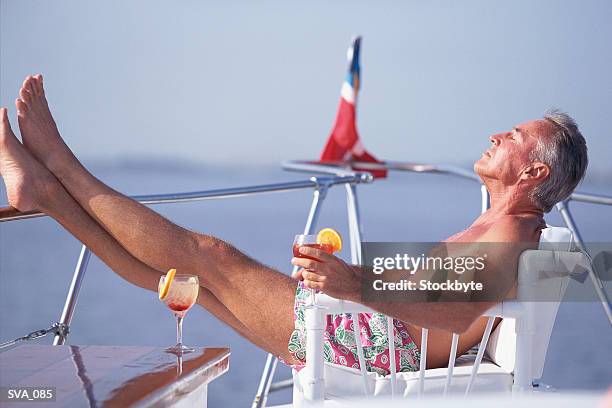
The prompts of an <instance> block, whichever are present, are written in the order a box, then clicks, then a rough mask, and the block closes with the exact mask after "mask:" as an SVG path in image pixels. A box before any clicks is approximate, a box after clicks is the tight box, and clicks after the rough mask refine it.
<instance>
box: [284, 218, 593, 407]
mask: <svg viewBox="0 0 612 408" xmlns="http://www.w3.org/2000/svg"><path fill="white" fill-rule="evenodd" d="M561 243H562V244H563V245H559V244H561ZM572 248H573V245H572V234H571V232H570V231H569V230H568V229H567V228H561V227H549V228H546V229H544V230H543V231H542V235H541V238H540V244H539V248H538V249H537V250H526V251H524V252H523V253H522V254H521V256H520V258H519V265H518V287H517V289H518V291H517V300H512V301H503V302H501V303H500V304H498V305H496V306H495V307H493V308H492V309H491V310H489V311H488V312H487V313H485V316H489V320H488V324H487V327H486V329H485V332H484V334H483V338H482V341H481V343H480V346H479V348H478V353H477V354H476V355H475V356H473V355H471V356H470V355H465V356H461V357H459V358H458V359H456V360H455V355H456V351H457V349H456V347H457V343H456V341H457V339H458V335H453V344H452V346H451V353H450V358H449V365H448V367H447V368H438V369H429V370H425V369H424V368H425V364H426V358H427V346H426V344H427V329H423V332H422V339H421V340H422V341H421V343H422V344H424V345H425V346H423V347H422V348H421V369H420V371H418V372H409V373H397V374H396V373H395V372H393V371H394V369H395V362H394V353H393V347H394V346H393V342H389V344H390V347H391V348H392V350H391V351H392V352H391V353H390V355H391V367H392V370H393V371H392V372H391V374H390V375H387V376H380V375H378V374H376V373H370V372H368V373H366V372H365V369H362V370H361V371H360V370H357V369H352V368H347V367H342V366H339V365H335V364H329V363H324V358H323V331H324V329H325V316H326V315H327V314H337V313H353V314H356V313H368V312H372V311H371V310H369V309H368V308H366V307H364V306H363V305H360V304H357V303H352V302H347V301H342V300H338V299H334V298H331V297H329V296H327V295H323V294H321V295H318V296H317V304H318V305H317V306H318V307H317V308H313V309H307V310H306V311H305V318H306V327H307V344H306V367H304V368H303V369H302V370H301V371H299V372H296V371H295V370H294V372H293V379H294V388H293V406H294V407H299V406H302V405H310V403H311V402H313V403H320V402H322V401H323V399H326V400H334V399H335V400H338V401H342V400H347V399H349V400H350V399H352V398H363V397H364V396H365V397H368V398H369V397H371V396H378V395H386V396H395V397H399V396H402V395H403V396H409V395H421V394H428V395H429V394H436V393H443V394H446V393H463V394H465V395H467V394H468V393H469V392H472V391H473V392H479V391H486V392H506V393H510V392H515V393H516V392H528V391H531V390H532V384H533V380H534V379H538V378H540V377H541V376H542V370H543V367H544V360H545V357H546V351H547V349H548V343H549V339H550V335H551V332H552V328H553V325H554V322H555V318H556V314H557V310H558V308H559V303H560V301H561V299H562V298H563V295H564V293H565V289H566V287H567V284H568V281H569V276H570V274H571V273H572V272H574V271H576V270H577V269H582V270H585V269H587V268H589V266H588V265H589V264H588V261H587V259H586V257H585V256H584V255H583V254H582V253H580V252H572ZM534 290H537V291H538V292H537V293H538V294H539V296H541V294H542V293H543V292H542V291H543V290H546V291H547V292H546V293H547V297H546V299H547V300H548V299H550V300H551V301H546V302H542V301H538V302H534V301H528V300H529V299H534V297H533V296H532V295H531V293H532V291H534ZM495 317H502V318H503V320H502V322H501V323H500V324H499V325H497V327H496V328H495V330H494V331H493V333H491V329H492V326H493V322H494V320H495ZM389 323H390V324H391V319H389ZM357 337H358V336H357ZM536 339H537V340H536ZM360 346H361V344H359V342H358V344H357V350H358V354H359V361H360V366H361V367H364V364H363V361H364V359H363V353H362V351H361V347H360ZM330 402H331V401H330Z"/></svg>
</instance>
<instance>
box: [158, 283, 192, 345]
mask: <svg viewBox="0 0 612 408" xmlns="http://www.w3.org/2000/svg"><path fill="white" fill-rule="evenodd" d="M165 283H166V275H162V277H161V278H160V279H159V286H158V291H161V290H162V288H163V287H164V285H165ZM199 289H200V282H199V280H198V277H197V276H194V275H175V276H174V279H173V280H172V282H170V288H169V289H168V294H167V295H166V297H165V298H164V299H163V300H162V302H164V303H165V304H166V306H168V309H170V310H171V311H172V313H173V314H174V316H175V317H176V345H174V346H172V347H168V348H167V349H166V351H167V352H169V353H173V354H177V353H180V354H186V353H191V352H192V351H195V349H194V348H192V347H187V346H185V345H184V344H183V318H184V317H185V314H186V313H187V311H188V310H189V309H191V306H193V305H194V303H195V302H196V300H197V299H198V292H199Z"/></svg>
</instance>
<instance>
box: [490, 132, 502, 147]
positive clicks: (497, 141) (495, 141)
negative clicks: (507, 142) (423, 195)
mask: <svg viewBox="0 0 612 408" xmlns="http://www.w3.org/2000/svg"><path fill="white" fill-rule="evenodd" d="M489 140H490V141H491V143H493V144H494V145H495V146H499V144H500V143H501V137H500V135H493V136H489Z"/></svg>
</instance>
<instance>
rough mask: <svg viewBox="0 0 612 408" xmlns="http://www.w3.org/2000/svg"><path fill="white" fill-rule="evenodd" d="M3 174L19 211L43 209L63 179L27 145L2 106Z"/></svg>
mask: <svg viewBox="0 0 612 408" xmlns="http://www.w3.org/2000/svg"><path fill="white" fill-rule="evenodd" d="M0 175H1V176H2V178H3V179H4V184H5V185H6V193H7V196H8V202H9V204H10V205H11V206H12V207H15V208H16V209H18V210H19V211H30V210H42V211H44V210H45V208H43V207H44V206H45V205H44V204H45V203H46V202H48V201H49V200H50V199H52V197H53V191H54V188H57V187H59V181H57V179H56V178H55V177H53V175H52V174H51V173H49V171H48V170H47V169H46V168H45V167H44V166H43V165H42V164H40V163H39V162H38V161H37V160H36V159H35V158H34V157H32V155H31V154H30V153H29V152H28V151H27V150H26V149H25V148H24V147H23V145H22V144H21V143H20V142H19V140H18V139H17V138H16V137H15V134H14V133H13V131H12V130H11V125H10V123H9V121H8V116H7V111H6V108H0Z"/></svg>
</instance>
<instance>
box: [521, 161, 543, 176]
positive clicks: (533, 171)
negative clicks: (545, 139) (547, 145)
mask: <svg viewBox="0 0 612 408" xmlns="http://www.w3.org/2000/svg"><path fill="white" fill-rule="evenodd" d="M549 174H550V168H549V167H548V166H547V165H546V164H544V163H540V162H535V163H531V164H530V165H529V166H527V167H525V169H524V170H523V172H522V173H521V180H544V179H545V178H546V177H548V175H549Z"/></svg>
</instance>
